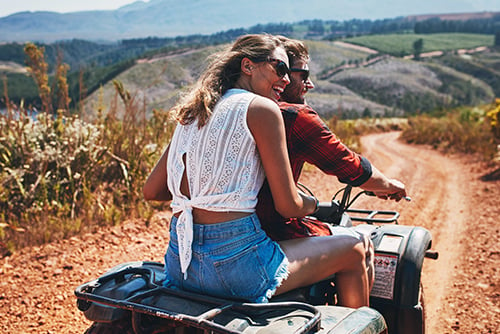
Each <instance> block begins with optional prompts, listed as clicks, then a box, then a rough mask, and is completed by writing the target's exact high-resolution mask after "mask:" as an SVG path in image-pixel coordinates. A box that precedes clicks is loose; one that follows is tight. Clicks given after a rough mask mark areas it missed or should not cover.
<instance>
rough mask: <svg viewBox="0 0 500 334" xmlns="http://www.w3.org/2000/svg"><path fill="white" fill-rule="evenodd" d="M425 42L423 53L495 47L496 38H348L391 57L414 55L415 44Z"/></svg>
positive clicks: (373, 36)
mask: <svg viewBox="0 0 500 334" xmlns="http://www.w3.org/2000/svg"><path fill="white" fill-rule="evenodd" d="M418 39H422V40H423V41H424V44H423V50H422V52H431V51H451V50H459V49H473V48H476V47H479V46H493V44H494V40H495V36H493V35H480V34H460V33H457V34H444V33H443V34H413V33H409V34H387V35H366V36H359V37H352V38H346V39H345V40H344V41H345V42H348V43H353V44H358V45H361V46H365V47H368V48H371V49H374V50H377V51H379V52H382V53H388V54H391V55H398V56H401V55H409V54H413V52H414V48H413V43H414V42H415V41H416V40H418Z"/></svg>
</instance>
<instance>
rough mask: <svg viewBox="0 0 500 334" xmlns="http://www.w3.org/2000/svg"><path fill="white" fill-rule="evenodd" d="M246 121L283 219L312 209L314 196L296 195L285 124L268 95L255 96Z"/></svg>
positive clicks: (277, 108)
mask: <svg viewBox="0 0 500 334" xmlns="http://www.w3.org/2000/svg"><path fill="white" fill-rule="evenodd" d="M247 123H248V127H249V128H250V131H251V132H252V135H253V137H254V139H255V142H256V144H257V148H258V150H259V154H260V157H261V160H262V165H263V167H264V170H265V173H266V177H267V180H268V182H269V186H270V189H271V193H272V195H273V200H274V205H275V207H276V210H277V211H278V212H279V213H280V214H281V215H282V216H283V217H286V218H290V217H302V216H305V215H308V214H311V213H312V212H314V210H315V208H316V199H315V198H314V197H311V196H307V195H305V194H299V192H298V191H297V187H296V186H295V182H294V181H293V176H292V169H291V167H290V161H289V158H288V150H287V146H286V137H285V125H284V121H283V117H282V116H281V111H280V109H279V107H278V105H277V104H276V103H274V102H273V101H271V100H269V99H267V98H264V97H256V98H255V99H254V100H253V101H252V102H251V103H250V106H249V108H248V114H247Z"/></svg>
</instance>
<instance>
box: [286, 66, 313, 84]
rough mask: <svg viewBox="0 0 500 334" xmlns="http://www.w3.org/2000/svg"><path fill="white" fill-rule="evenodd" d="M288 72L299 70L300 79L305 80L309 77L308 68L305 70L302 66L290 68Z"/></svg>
mask: <svg viewBox="0 0 500 334" xmlns="http://www.w3.org/2000/svg"><path fill="white" fill-rule="evenodd" d="M290 72H299V73H300V74H301V77H302V81H304V82H306V81H307V79H309V70H305V69H303V68H291V69H290Z"/></svg>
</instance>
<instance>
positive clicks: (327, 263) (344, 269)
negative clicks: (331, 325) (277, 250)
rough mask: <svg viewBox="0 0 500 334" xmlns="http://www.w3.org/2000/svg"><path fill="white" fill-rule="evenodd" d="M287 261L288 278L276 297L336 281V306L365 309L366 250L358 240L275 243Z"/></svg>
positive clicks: (333, 238) (351, 238) (366, 280)
mask: <svg viewBox="0 0 500 334" xmlns="http://www.w3.org/2000/svg"><path fill="white" fill-rule="evenodd" d="M279 244H280V246H281V248H282V249H283V251H284V252H285V254H286V256H287V258H288V261H289V266H288V269H289V272H290V275H289V276H288V278H287V279H286V280H285V281H283V283H282V285H281V286H280V287H279V288H278V289H277V291H276V294H281V293H283V292H286V291H290V290H293V289H295V288H298V287H303V286H307V285H310V284H313V283H316V282H319V281H321V280H323V279H325V278H327V277H329V276H331V275H333V274H335V277H336V285H337V297H338V301H339V304H340V305H344V306H348V307H361V306H368V304H369V278H368V273H367V268H366V249H365V245H364V243H363V241H362V240H361V239H358V238H355V237H352V236H344V235H342V236H326V237H311V238H300V239H294V240H286V241H280V242H279Z"/></svg>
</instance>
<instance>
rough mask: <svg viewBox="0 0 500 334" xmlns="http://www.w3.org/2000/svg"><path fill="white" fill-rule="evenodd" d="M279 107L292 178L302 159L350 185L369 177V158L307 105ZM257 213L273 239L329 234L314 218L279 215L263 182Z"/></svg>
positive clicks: (284, 103)
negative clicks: (351, 147)
mask: <svg viewBox="0 0 500 334" xmlns="http://www.w3.org/2000/svg"><path fill="white" fill-rule="evenodd" d="M280 108H281V111H282V114H283V119H284V120H285V129H286V139H287V146H288V155H289V158H290V163H291V165H292V173H293V178H294V180H295V182H297V181H298V179H299V176H300V173H301V171H302V167H303V166H304V163H305V162H308V163H310V164H312V165H315V166H316V167H318V168H319V169H321V170H322V171H323V172H325V173H326V174H329V175H335V176H336V177H337V178H338V179H339V181H340V182H343V183H347V184H351V185H353V186H360V185H362V184H363V183H364V182H365V181H366V180H368V179H369V178H370V176H371V174H372V170H371V164H370V162H369V161H368V160H367V159H366V158H364V157H361V156H360V155H358V154H356V153H354V152H352V151H351V150H349V148H347V147H346V146H345V145H344V144H342V142H340V140H339V139H337V137H335V135H334V134H333V133H332V132H331V131H330V129H329V128H328V127H327V126H326V124H325V123H324V122H323V121H322V120H321V118H320V117H319V115H318V114H317V113H316V112H315V111H314V110H313V109H312V108H311V107H309V106H307V105H302V104H290V103H286V102H281V103H280ZM257 215H258V216H259V219H260V222H261V224H262V228H263V229H264V230H265V231H266V233H267V234H268V235H269V236H270V237H271V238H272V239H274V240H287V239H294V238H301V237H307V236H320V235H330V234H331V232H330V229H329V228H328V225H327V224H325V223H322V222H320V221H318V220H315V219H311V218H293V219H285V218H283V217H282V216H281V215H280V214H279V213H278V212H277V211H276V209H275V208H274V202H273V199H272V195H271V191H270V189H269V184H268V183H267V182H264V185H263V186H262V189H261V190H260V192H259V201H258V204H257Z"/></svg>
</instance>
